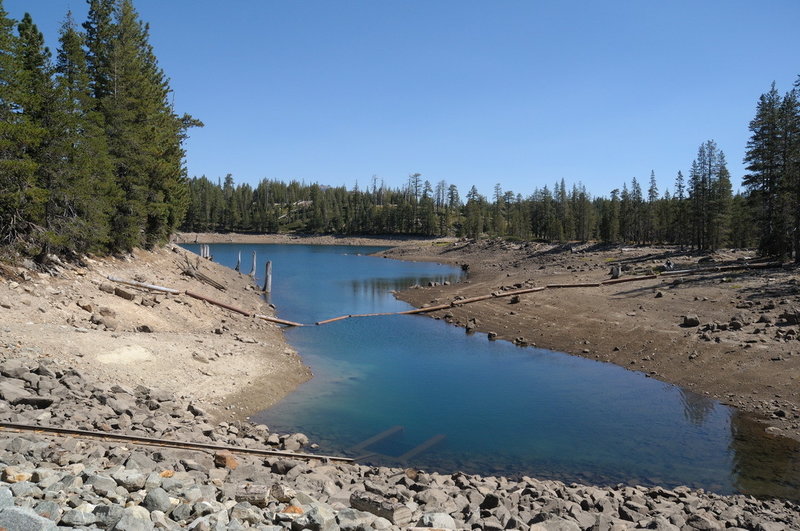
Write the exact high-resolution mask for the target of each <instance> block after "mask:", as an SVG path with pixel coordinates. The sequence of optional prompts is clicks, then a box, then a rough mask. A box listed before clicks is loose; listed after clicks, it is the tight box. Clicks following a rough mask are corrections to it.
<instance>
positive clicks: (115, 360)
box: [0, 246, 311, 419]
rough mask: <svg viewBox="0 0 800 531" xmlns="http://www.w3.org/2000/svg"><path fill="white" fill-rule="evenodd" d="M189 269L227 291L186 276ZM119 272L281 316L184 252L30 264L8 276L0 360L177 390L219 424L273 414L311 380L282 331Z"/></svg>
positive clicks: (1, 302)
mask: <svg viewBox="0 0 800 531" xmlns="http://www.w3.org/2000/svg"><path fill="white" fill-rule="evenodd" d="M187 264H191V265H192V266H193V267H197V268H199V271H200V272H202V273H203V274H204V275H206V276H208V277H210V278H212V279H214V280H215V281H217V282H219V283H221V284H222V285H224V286H225V287H226V289H225V290H224V291H222V290H219V289H216V288H214V287H212V286H210V285H208V284H205V283H203V282H201V281H199V280H197V279H195V278H191V277H189V276H186V275H184V274H183V271H184V269H185V268H186V267H187ZM109 275H111V276H114V277H119V278H122V279H129V280H137V281H141V282H145V283H149V284H155V285H159V286H165V287H169V288H174V289H177V290H180V291H185V290H191V291H192V292H195V293H198V294H202V295H205V296H207V297H210V298H213V299H216V300H219V301H221V302H224V303H226V304H229V305H231V306H234V307H238V308H242V309H244V310H247V311H250V312H258V313H262V314H267V315H273V314H274V311H273V309H272V308H270V307H269V306H268V305H267V304H266V302H265V301H264V299H263V298H262V296H261V294H260V293H259V292H258V291H257V290H256V289H254V286H252V284H251V281H250V279H249V277H247V276H245V275H240V274H238V273H236V272H234V271H232V270H230V269H227V268H224V267H222V266H219V265H217V264H213V263H211V262H208V261H203V260H199V258H197V257H196V256H195V255H193V254H191V253H187V252H185V251H183V250H182V249H180V248H178V247H174V246H169V247H165V248H162V249H159V250H156V251H153V252H147V251H136V252H135V253H133V254H132V255H130V256H126V257H124V258H104V259H98V260H87V263H86V266H85V267H76V266H71V265H65V266H64V267H59V268H57V271H56V273H55V274H54V275H50V274H43V273H35V272H31V271H27V270H24V269H21V268H20V269H19V270H17V271H10V270H9V271H7V274H6V275H5V277H0V321H1V322H2V325H0V356H1V357H2V358H5V359H8V358H29V359H33V360H37V359H42V358H46V359H52V360H55V361H56V362H57V363H59V364H62V365H63V366H65V367H74V368H76V369H78V370H80V371H82V372H84V373H85V374H87V375H89V376H91V377H92V378H93V379H95V380H98V381H101V382H106V383H110V384H114V383H124V384H126V385H136V384H142V385H145V386H147V387H154V388H159V389H164V390H168V391H171V392H174V393H176V394H178V395H183V396H186V397H191V398H192V399H194V400H195V401H196V402H197V403H199V404H201V405H202V406H203V407H204V408H206V409H207V410H209V412H211V413H212V414H214V416H215V417H217V418H219V419H222V418H240V417H243V416H246V415H248V414H252V413H254V412H257V411H260V410H262V409H265V408H266V407H268V406H270V405H272V404H273V403H275V402H277V401H278V400H280V399H281V398H282V397H284V396H285V395H286V394H288V393H289V392H291V391H292V390H294V389H295V388H296V387H297V385H299V384H300V383H302V382H304V381H306V380H308V379H309V378H310V376H311V374H310V371H309V370H308V368H307V367H306V366H304V365H303V363H302V361H301V359H300V357H299V356H298V355H297V353H295V352H294V351H293V350H291V349H290V348H289V347H288V345H287V344H286V342H285V341H284V338H283V334H282V332H281V330H280V329H279V327H278V325H275V324H272V323H268V322H265V321H262V320H260V319H255V318H251V317H245V316H243V315H240V314H238V313H235V312H231V311H229V310H226V309H223V308H220V307H218V306H214V305H211V304H208V303H206V302H203V301H200V300H196V299H192V298H190V297H187V296H185V295H164V294H161V293H156V292H149V291H148V290H144V289H137V288H133V287H127V286H121V285H119V284H114V283H111V282H109V281H108V280H107V276H109ZM109 287H110V288H111V289H110V291H111V293H108V292H106V291H104V290H107V289H109ZM114 287H119V288H122V289H123V290H124V292H119V293H117V294H115V293H114V292H113V291H114V290H113V288H114ZM120 295H122V296H120ZM129 299H130V300H129Z"/></svg>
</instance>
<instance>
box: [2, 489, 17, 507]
mask: <svg viewBox="0 0 800 531" xmlns="http://www.w3.org/2000/svg"><path fill="white" fill-rule="evenodd" d="M13 506H14V494H13V493H12V492H11V489H9V488H8V487H0V509H3V508H5V507H13Z"/></svg>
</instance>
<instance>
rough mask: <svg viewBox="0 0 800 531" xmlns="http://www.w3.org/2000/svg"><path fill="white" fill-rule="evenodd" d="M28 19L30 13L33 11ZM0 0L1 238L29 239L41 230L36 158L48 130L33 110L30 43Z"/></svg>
mask: <svg viewBox="0 0 800 531" xmlns="http://www.w3.org/2000/svg"><path fill="white" fill-rule="evenodd" d="M28 19H30V17H29V16H28ZM13 28H14V21H13V20H11V19H10V18H8V15H7V13H6V11H5V9H4V8H3V5H2V1H1V0H0V243H2V244H14V243H20V242H23V241H28V240H29V238H30V236H31V234H33V233H34V232H37V231H39V230H40V225H39V224H38V223H37V222H39V221H40V220H41V219H42V216H43V210H44V208H43V205H44V203H46V196H45V194H44V193H43V191H42V190H41V189H40V188H39V187H38V185H37V182H36V172H37V170H38V165H37V163H36V161H35V159H34V154H35V152H36V150H38V149H39V146H40V145H41V143H42V138H43V136H44V134H45V131H44V130H43V129H42V128H41V127H38V126H37V125H36V124H35V123H34V121H33V119H32V113H33V111H34V108H35V106H36V100H37V95H36V94H33V93H31V92H30V91H31V88H32V86H33V82H34V80H33V77H34V76H33V75H32V74H31V73H29V72H26V71H25V69H24V67H25V66H26V64H27V60H32V58H24V57H23V54H24V52H26V50H27V49H28V44H29V43H22V41H21V40H20V39H19V38H18V37H17V36H16V35H15V34H14V31H13Z"/></svg>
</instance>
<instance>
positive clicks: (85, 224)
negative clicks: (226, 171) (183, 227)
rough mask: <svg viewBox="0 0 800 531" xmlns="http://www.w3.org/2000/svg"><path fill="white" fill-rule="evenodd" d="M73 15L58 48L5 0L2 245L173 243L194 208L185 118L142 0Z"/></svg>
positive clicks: (111, 0) (96, 5)
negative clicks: (138, 5)
mask: <svg viewBox="0 0 800 531" xmlns="http://www.w3.org/2000/svg"><path fill="white" fill-rule="evenodd" d="M88 4H89V12H88V16H87V20H86V21H85V22H84V23H83V24H82V25H81V26H80V27H79V26H78V25H77V23H76V22H75V21H74V20H73V18H72V16H71V14H67V15H66V18H65V19H64V21H63V24H62V26H61V30H60V34H59V46H58V50H57V51H56V53H55V54H53V53H52V52H51V51H50V50H49V48H48V47H47V46H45V43H44V38H43V35H42V33H41V32H40V31H39V29H38V28H37V26H36V24H35V23H34V21H33V20H32V19H31V17H30V15H28V14H25V16H24V17H23V18H22V20H20V21H18V22H17V21H14V20H11V19H10V18H9V17H8V14H7V13H6V11H5V10H4V8H3V4H2V0H0V245H3V246H4V248H5V249H6V250H9V249H12V250H13V251H16V252H19V253H22V254H24V255H29V256H32V257H35V258H37V259H38V260H39V261H45V260H46V259H47V257H48V256H50V255H52V254H62V255H70V254H76V253H86V252H93V253H108V252H119V251H128V250H131V249H133V248H136V247H150V246H153V245H155V244H157V243H159V242H163V241H166V240H167V239H168V238H169V236H170V235H171V234H172V232H173V231H174V230H175V229H176V228H177V227H178V225H179V224H180V223H181V222H182V220H183V218H184V215H185V213H186V208H187V206H188V195H187V191H188V189H187V179H186V172H185V168H184V165H183V159H184V151H183V149H182V142H183V140H184V139H185V138H186V132H187V129H188V128H190V127H192V126H199V125H201V124H200V122H198V121H197V120H195V119H193V118H192V117H191V116H188V115H183V116H178V115H177V114H175V112H174V111H173V109H172V106H171V104H170V88H169V83H168V79H167V77H166V75H165V74H164V72H163V71H162V70H161V68H160V67H159V66H158V61H157V59H156V57H155V55H154V52H153V49H152V47H151V46H150V44H149V39H148V32H149V29H148V26H147V24H145V23H143V22H142V21H141V20H140V19H139V16H138V14H137V12H136V10H135V9H134V6H133V2H132V1H131V0H88Z"/></svg>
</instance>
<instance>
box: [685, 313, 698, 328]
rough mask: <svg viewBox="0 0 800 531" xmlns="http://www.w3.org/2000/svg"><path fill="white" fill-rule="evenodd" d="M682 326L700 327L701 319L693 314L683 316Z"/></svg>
mask: <svg viewBox="0 0 800 531" xmlns="http://www.w3.org/2000/svg"><path fill="white" fill-rule="evenodd" d="M681 326H685V327H692V326H700V318H699V317H697V315H696V314H693V313H689V314H686V315H684V316H683V323H682V325H681Z"/></svg>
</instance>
